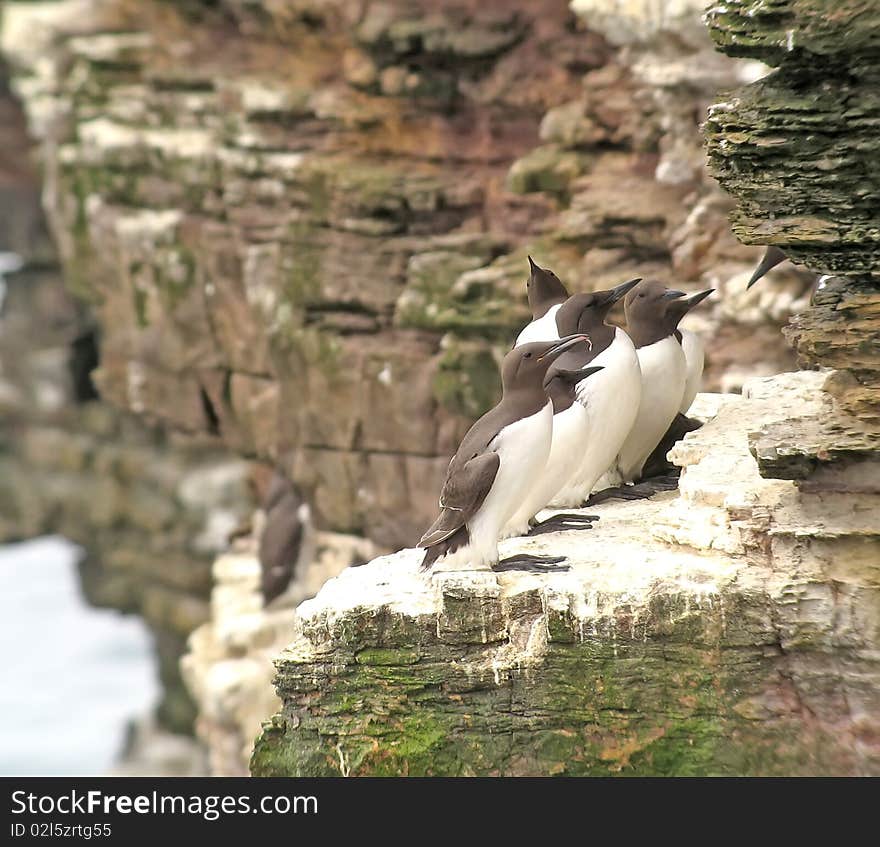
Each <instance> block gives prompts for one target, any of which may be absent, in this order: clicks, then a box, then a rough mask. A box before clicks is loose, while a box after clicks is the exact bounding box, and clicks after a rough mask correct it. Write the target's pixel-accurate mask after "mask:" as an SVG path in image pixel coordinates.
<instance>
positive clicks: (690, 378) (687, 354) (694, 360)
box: [667, 288, 715, 415]
mask: <svg viewBox="0 0 880 847" xmlns="http://www.w3.org/2000/svg"><path fill="white" fill-rule="evenodd" d="M713 291H715V289H714V288H708V289H706V291H701V292H699V294H692V295H691V296H690V297H682V298H681V299H680V300H673V301H672V303H670V304H669V306H668V307H667V309H668V314H669V317H670V319H671V320H676V317H677V318H678V320H679V321H680V320H681V319H682V318H683V317H684V316H685V315H686V314H687V313H688V312H689V311H690V310H691V309H693V308H694V306H697V305H699V304H700V303H702V302H703V300H705V299H706V298H707V297H708V296H709V295H710V294H711V293H712V292H713ZM675 337H676V338H677V339H678V343H679V344H681V349H682V350H683V351H684V359H685V362H686V363H687V377H686V378H685V383H684V396H683V397H682V399H681V406H679V408H678V411H679V412H681V413H682V414H683V415H684V414H686V413H687V410H688V409H690V407H691V405H692V404H693V402H694V398H695V397H696V396H697V393H698V392H699V390H700V386H701V385H702V383H703V365H704V364H705V361H706V354H705V350H704V349H703V339H702V338H700V336H699V335H697V334H696V333H695V332H691V330H689V329H682V328H681V327H676V330H675Z"/></svg>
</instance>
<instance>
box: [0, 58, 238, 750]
mask: <svg viewBox="0 0 880 847" xmlns="http://www.w3.org/2000/svg"><path fill="white" fill-rule="evenodd" d="M2 70H3V69H2V68H0V79H2V78H3V73H2ZM30 153H31V145H30V143H29V141H28V139H27V136H26V134H25V130H24V122H23V117H22V115H21V112H20V110H19V109H18V108H17V106H16V105H15V104H14V102H13V101H12V99H11V98H10V97H9V96H8V93H7V92H6V91H5V89H3V90H0V262H2V260H3V256H4V254H5V255H6V256H7V259H6V264H7V266H8V268H9V272H8V273H6V274H5V275H4V278H3V280H2V282H0V285H2V286H3V293H2V295H0V301H2V308H0V541H10V540H18V539H24V538H30V537H33V536H35V535H40V534H43V533H55V532H57V533H62V534H64V535H65V536H67V537H68V538H70V539H72V540H73V541H75V542H77V543H78V544H80V545H81V546H82V547H83V552H84V555H83V558H82V560H81V562H80V572H81V577H82V587H83V589H84V592H85V594H86V596H87V598H88V600H89V601H90V602H92V603H94V604H96V605H101V606H111V607H114V608H117V609H121V610H123V611H125V612H132V613H137V614H140V615H142V616H143V618H144V620H145V621H146V623H147V625H148V626H149V627H150V629H151V630H152V632H153V634H154V636H155V639H156V650H157V655H158V659H159V668H160V674H161V678H162V688H163V697H162V700H161V702H160V703H159V706H158V710H157V718H158V721H159V723H160V725H161V726H162V727H164V728H166V729H171V730H173V731H175V732H187V733H188V732H191V731H192V722H193V719H194V715H195V707H194V704H193V702H192V700H191V699H190V697H189V695H188V693H187V691H186V688H185V687H184V685H183V683H182V680H181V678H180V671H179V667H178V663H179V659H180V656H181V653H182V652H183V650H184V646H185V643H186V638H187V636H188V635H189V633H190V632H191V631H192V630H193V629H194V628H195V627H196V626H198V625H199V624H200V623H202V622H203V621H204V620H205V619H206V618H207V615H208V598H209V595H210V589H211V576H210V574H211V561H212V559H213V558H214V556H215V555H216V554H217V552H218V551H220V550H222V549H225V548H226V544H227V538H226V536H227V534H228V533H229V532H230V531H231V530H233V529H235V528H236V527H237V526H239V525H240V524H241V523H242V522H243V521H245V520H246V519H248V518H249V517H250V513H251V511H252V510H253V507H254V503H253V494H252V491H251V485H250V481H251V477H252V470H251V468H250V467H249V465H248V463H246V462H244V461H242V460H241V459H239V458H238V457H235V456H231V455H229V454H228V453H226V452H224V451H222V450H221V449H218V447H217V445H216V444H215V445H211V444H208V443H205V442H204V441H203V442H202V443H188V444H184V443H181V442H180V441H179V440H178V441H175V440H173V439H169V437H167V435H164V434H162V433H161V432H159V431H157V430H155V429H153V428H149V427H146V426H144V424H143V423H141V422H139V421H137V420H135V419H134V418H133V416H132V415H131V414H128V413H123V412H120V411H118V410H114V409H112V408H110V407H108V406H106V405H104V404H102V403H101V402H100V401H99V400H98V399H97V397H96V394H95V391H94V386H93V385H92V383H91V380H90V379H89V369H90V368H91V367H93V366H94V364H95V361H96V356H97V354H98V350H97V344H98V335H99V330H98V328H96V326H95V325H94V323H93V321H92V320H90V318H89V316H88V314H87V313H86V311H85V310H84V309H83V308H82V307H81V306H80V305H78V304H77V303H76V302H75V301H74V300H73V299H72V298H71V297H70V295H69V294H68V292H66V291H65V289H64V285H63V282H62V278H61V269H60V267H59V266H58V262H57V258H56V253H55V251H54V249H53V245H52V243H51V241H50V239H49V236H48V232H47V230H46V227H45V223H44V218H43V216H42V213H41V211H40V205H39V181H38V176H37V174H36V172H35V171H34V170H33V162H32V160H31V159H30V158H29V156H30ZM13 254H15V256H16V257H17V258H16V259H15V260H14V261H13ZM12 268H16V270H12ZM145 708H146V704H145ZM168 743H169V744H170V743H173V742H168ZM154 766H155V763H153V764H152V765H151V767H154Z"/></svg>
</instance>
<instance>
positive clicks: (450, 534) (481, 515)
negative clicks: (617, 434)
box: [419, 335, 589, 570]
mask: <svg viewBox="0 0 880 847" xmlns="http://www.w3.org/2000/svg"><path fill="white" fill-rule="evenodd" d="M588 341H589V339H588V338H587V337H586V336H585V335H573V336H569V337H566V338H563V339H560V340H557V341H550V342H533V343H529V344H523V345H522V346H520V347H516V348H515V349H513V350H511V351H510V352H509V353H508V354H507V355H506V356H505V357H504V362H503V364H502V368H501V383H502V389H503V393H502V397H501V401H500V402H499V403H498V405H497V406H495V408H494V409H491V410H490V411H489V412H487V413H486V414H485V415H483V417H481V418H480V419H479V420H478V421H477V422H476V423H475V424H474V425H473V426H472V427H471V428H470V429H469V430H468V432H467V434H466V435H465V437H464V439H463V440H462V442H461V445H460V446H459V448H458V451H457V452H456V454H455V456H453V458H452V461H451V462H450V463H449V468H448V470H447V471H446V481H445V482H444V483H443V490H442V492H441V494H440V510H441V511H440V515H439V516H438V517H437V519H436V520H435V521H434V523H433V524H432V526H431V528H430V529H429V530H428V531H427V532H426V533H425V534H424V535H423V536H422V538H421V540H420V541H419V547H423V548H425V556H424V559H423V560H422V569H423V570H424V569H427V568H430V567H431V566H432V565H433V564H434V563H435V562H437V560H438V559H441V558H442V559H444V560H445V561H444V565H452V566H461V565H468V564H469V565H470V566H471V567H472V568H475V569H476V568H482V569H485V568H491V567H492V566H493V565H496V564H498V540H499V537H500V533H501V530H502V529H503V527H504V526H505V524H506V523H507V521H508V520H509V519H510V518H511V516H512V515H513V514H514V512H515V511H516V510H517V509H518V508H519V507H520V506H521V505H522V502H523V500H524V499H525V497H526V495H527V494H528V492H529V490H530V489H531V487H532V486H533V485H534V484H535V482H536V481H537V478H538V476H539V475H540V473H541V472H542V471H543V469H544V466H545V465H546V463H547V458H548V456H549V454H550V444H551V438H552V433H553V403H552V401H551V400H550V398H549V397H548V396H547V393H546V391H545V388H544V383H545V379H546V377H547V371H548V370H549V368H550V366H551V365H552V364H553V362H554V361H555V360H556V359H557V358H558V357H559V356H561V355H562V354H563V353H564V352H565V351H566V350H570V349H572V348H573V347H575V346H576V345H584V344H587V343H588ZM560 561H562V559H560V558H559V557H545V556H528V555H522V556H517V557H512V558H511V559H506V560H505V561H504V563H503V564H505V565H508V566H510V565H513V564H524V565H528V564H547V565H550V564H556V563H558V562H560Z"/></svg>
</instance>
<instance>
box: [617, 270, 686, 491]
mask: <svg viewBox="0 0 880 847" xmlns="http://www.w3.org/2000/svg"><path fill="white" fill-rule="evenodd" d="M684 296H685V294H684V292H682V291H674V290H669V289H667V288H665V287H664V286H663V285H662V284H661V283H659V282H656V281H653V280H645V281H643V282H641V283H639V284H638V285H637V286H636V287H635V288H634V289H633V290H632V291H630V292H629V294H627V295H626V299H625V301H624V310H625V312H626V331H627V334H628V335H629V337H630V338H631V339H632V342H633V344H634V345H635V348H636V353H637V355H638V359H639V367H640V369H641V383H642V393H641V398H640V401H639V410H638V414H637V415H636V418H635V421H634V423H633V425H632V428H631V429H630V432H629V435H628V436H627V437H626V440H625V441H624V444H623V446H622V447H621V449H620V453H619V454H618V457H617V461H616V466H617V469H618V471H619V474H620V477H621V479H622V480H623V481H624V482H636V481H638V479H639V478H640V477H641V473H642V467H643V466H644V464H645V461H646V460H647V458H648V456H649V455H650V454H651V452H652V451H653V449H654V448H655V447H656V446H657V444H658V443H659V442H660V439H661V438H662V437H663V434H664V433H665V432H666V431H667V429H668V428H669V425H670V424H671V423H672V421H673V419H674V418H675V416H676V415H677V414H678V411H679V409H680V408H681V403H682V399H683V398H684V390H685V384H686V382H687V360H686V359H685V355H684V351H683V350H682V347H681V344H680V343H679V340H678V338H677V337H676V335H675V330H676V328H677V325H678V321H679V320H680V319H681V316H682V315H683V314H684V313H683V312H682V313H681V314H680V315H679V314H677V313H676V314H673V315H670V313H669V306H670V304H671V303H672V302H673V301H674V300H678V299H680V298H682V297H684Z"/></svg>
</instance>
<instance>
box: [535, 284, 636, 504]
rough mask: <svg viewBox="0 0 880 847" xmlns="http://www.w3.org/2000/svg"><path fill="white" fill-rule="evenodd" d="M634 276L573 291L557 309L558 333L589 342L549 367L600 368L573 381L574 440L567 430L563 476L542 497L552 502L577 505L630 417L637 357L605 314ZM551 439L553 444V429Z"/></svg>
mask: <svg viewBox="0 0 880 847" xmlns="http://www.w3.org/2000/svg"><path fill="white" fill-rule="evenodd" d="M639 282H641V280H640V279H633V280H629V281H628V282H625V283H622V284H621V285H618V286H617V287H616V288H612V289H609V290H606V291H594V292H590V293H586V294H575V295H574V296H572V297H570V298H569V299H568V300H567V301H566V302H565V304H564V305H563V306H562V307H561V308H560V309H559V311H558V312H557V316H556V323H557V329H558V331H559V333H560V335H566V336H567V335H571V334H573V333H575V332H580V333H583V334H584V335H587V336H588V337H589V339H590V342H591V347H590V348H589V349H586V350H585V349H583V348H580V347H578V348H575V349H574V350H569V351H568V352H567V353H566V354H565V355H564V356H562V357H561V358H560V359H559V361H558V362H557V363H556V365H554V367H555V368H564V369H569V370H576V369H577V368H582V367H584V366H585V365H587V364H589V365H592V366H597V367H601V368H602V371H601V373H597V374H596V376H594V377H593V378H592V379H590V380H586V381H583V382H578V383H577V385H576V386H575V394H576V399H577V406H578V408H577V409H576V410H575V414H572V415H571V417H572V418H573V419H574V420H575V421H576V422H577V425H578V433H577V441H575V437H574V433H572V435H571V446H570V447H568V448H567V449H568V450H569V467H568V473H567V479H565V480H564V481H563V482H562V483H561V484H560V485H558V486H557V487H556V491H555V492H554V493H553V494H552V495H551V497H550V499H549V500H547V501H546V503H549V505H551V506H556V507H570V506H580V505H581V504H582V503H583V502H584V500H585V499H586V498H587V497H588V496H589V493H590V491H591V490H592V488H593V486H594V485H595V484H596V481H597V480H598V479H599V477H600V476H601V475H602V474H603V473H605V472H606V471H607V470H608V469H609V467H611V465H612V464H613V463H614V460H615V458H616V456H617V455H618V453H619V451H620V448H621V447H622V446H623V443H624V441H625V440H626V438H627V435H628V434H629V432H630V430H631V428H632V425H633V423H634V421H635V418H636V414H637V413H638V409H639V400H640V397H641V391H642V382H641V371H640V369H639V359H638V356H637V354H636V349H635V346H634V345H633V343H632V341H631V340H630V338H629V336H628V335H627V334H626V332H624V330H622V329H620V328H618V327H615V326H612V325H610V324H607V323H606V322H605V319H606V318H607V316H608V313H609V312H610V311H611V308H612V307H613V306H614V304H615V303H617V302H618V301H619V300H620V299H621V298H623V297H625V296H626V295H627V294H628V293H629V292H630V291H631V290H632V289H633V288H634V287H635V286H636V285H638V284H639ZM555 423H556V419H555V418H554V424H555ZM553 439H554V446H555V442H556V430H555V429H554V434H553ZM557 481H558V480H557ZM546 503H545V505H546Z"/></svg>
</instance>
